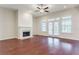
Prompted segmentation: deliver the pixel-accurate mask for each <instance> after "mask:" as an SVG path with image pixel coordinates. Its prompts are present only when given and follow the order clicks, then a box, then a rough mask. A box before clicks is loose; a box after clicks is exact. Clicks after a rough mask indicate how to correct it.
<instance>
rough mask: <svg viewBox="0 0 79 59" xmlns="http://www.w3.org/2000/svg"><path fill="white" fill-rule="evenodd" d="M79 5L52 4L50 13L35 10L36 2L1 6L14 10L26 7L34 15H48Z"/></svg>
mask: <svg viewBox="0 0 79 59" xmlns="http://www.w3.org/2000/svg"><path fill="white" fill-rule="evenodd" d="M76 6H78V5H77V4H51V8H50V9H49V12H48V13H39V12H35V10H36V9H35V7H34V4H1V5H0V7H3V8H10V9H12V10H18V9H25V10H27V11H31V13H32V14H33V15H34V16H41V15H46V14H49V13H52V12H56V11H61V10H65V9H69V8H73V7H76Z"/></svg>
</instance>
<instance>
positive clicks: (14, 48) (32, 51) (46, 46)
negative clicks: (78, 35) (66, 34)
mask: <svg viewBox="0 0 79 59" xmlns="http://www.w3.org/2000/svg"><path fill="white" fill-rule="evenodd" d="M0 54H1V55H79V41H76V40H69V39H58V38H51V37H45V36H34V37H32V38H29V39H25V40H18V39H11V40H3V41H0Z"/></svg>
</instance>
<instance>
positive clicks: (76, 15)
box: [33, 8, 79, 39]
mask: <svg viewBox="0 0 79 59" xmlns="http://www.w3.org/2000/svg"><path fill="white" fill-rule="evenodd" d="M70 15H71V16H72V33H70V34H67V33H61V34H60V35H59V37H63V38H70V39H79V8H73V9H68V10H64V11H60V12H55V13H52V14H49V15H46V16H42V17H38V18H36V19H34V21H35V22H34V23H36V24H35V25H34V26H33V27H34V30H35V31H36V30H37V31H36V33H35V34H37V35H48V32H41V31H40V21H41V20H42V19H46V20H49V19H53V18H57V17H63V16H70ZM35 31H34V32H35Z"/></svg>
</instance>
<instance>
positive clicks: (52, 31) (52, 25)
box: [48, 21, 59, 36]
mask: <svg viewBox="0 0 79 59" xmlns="http://www.w3.org/2000/svg"><path fill="white" fill-rule="evenodd" d="M48 34H49V35H50V36H57V35H59V21H50V22H48Z"/></svg>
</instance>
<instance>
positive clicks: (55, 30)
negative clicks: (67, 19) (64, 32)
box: [54, 21, 59, 36]
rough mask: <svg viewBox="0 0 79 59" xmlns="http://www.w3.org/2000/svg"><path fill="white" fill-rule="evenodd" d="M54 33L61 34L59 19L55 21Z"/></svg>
mask: <svg viewBox="0 0 79 59" xmlns="http://www.w3.org/2000/svg"><path fill="white" fill-rule="evenodd" d="M54 35H56V36H57V35H59V21H54Z"/></svg>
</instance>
